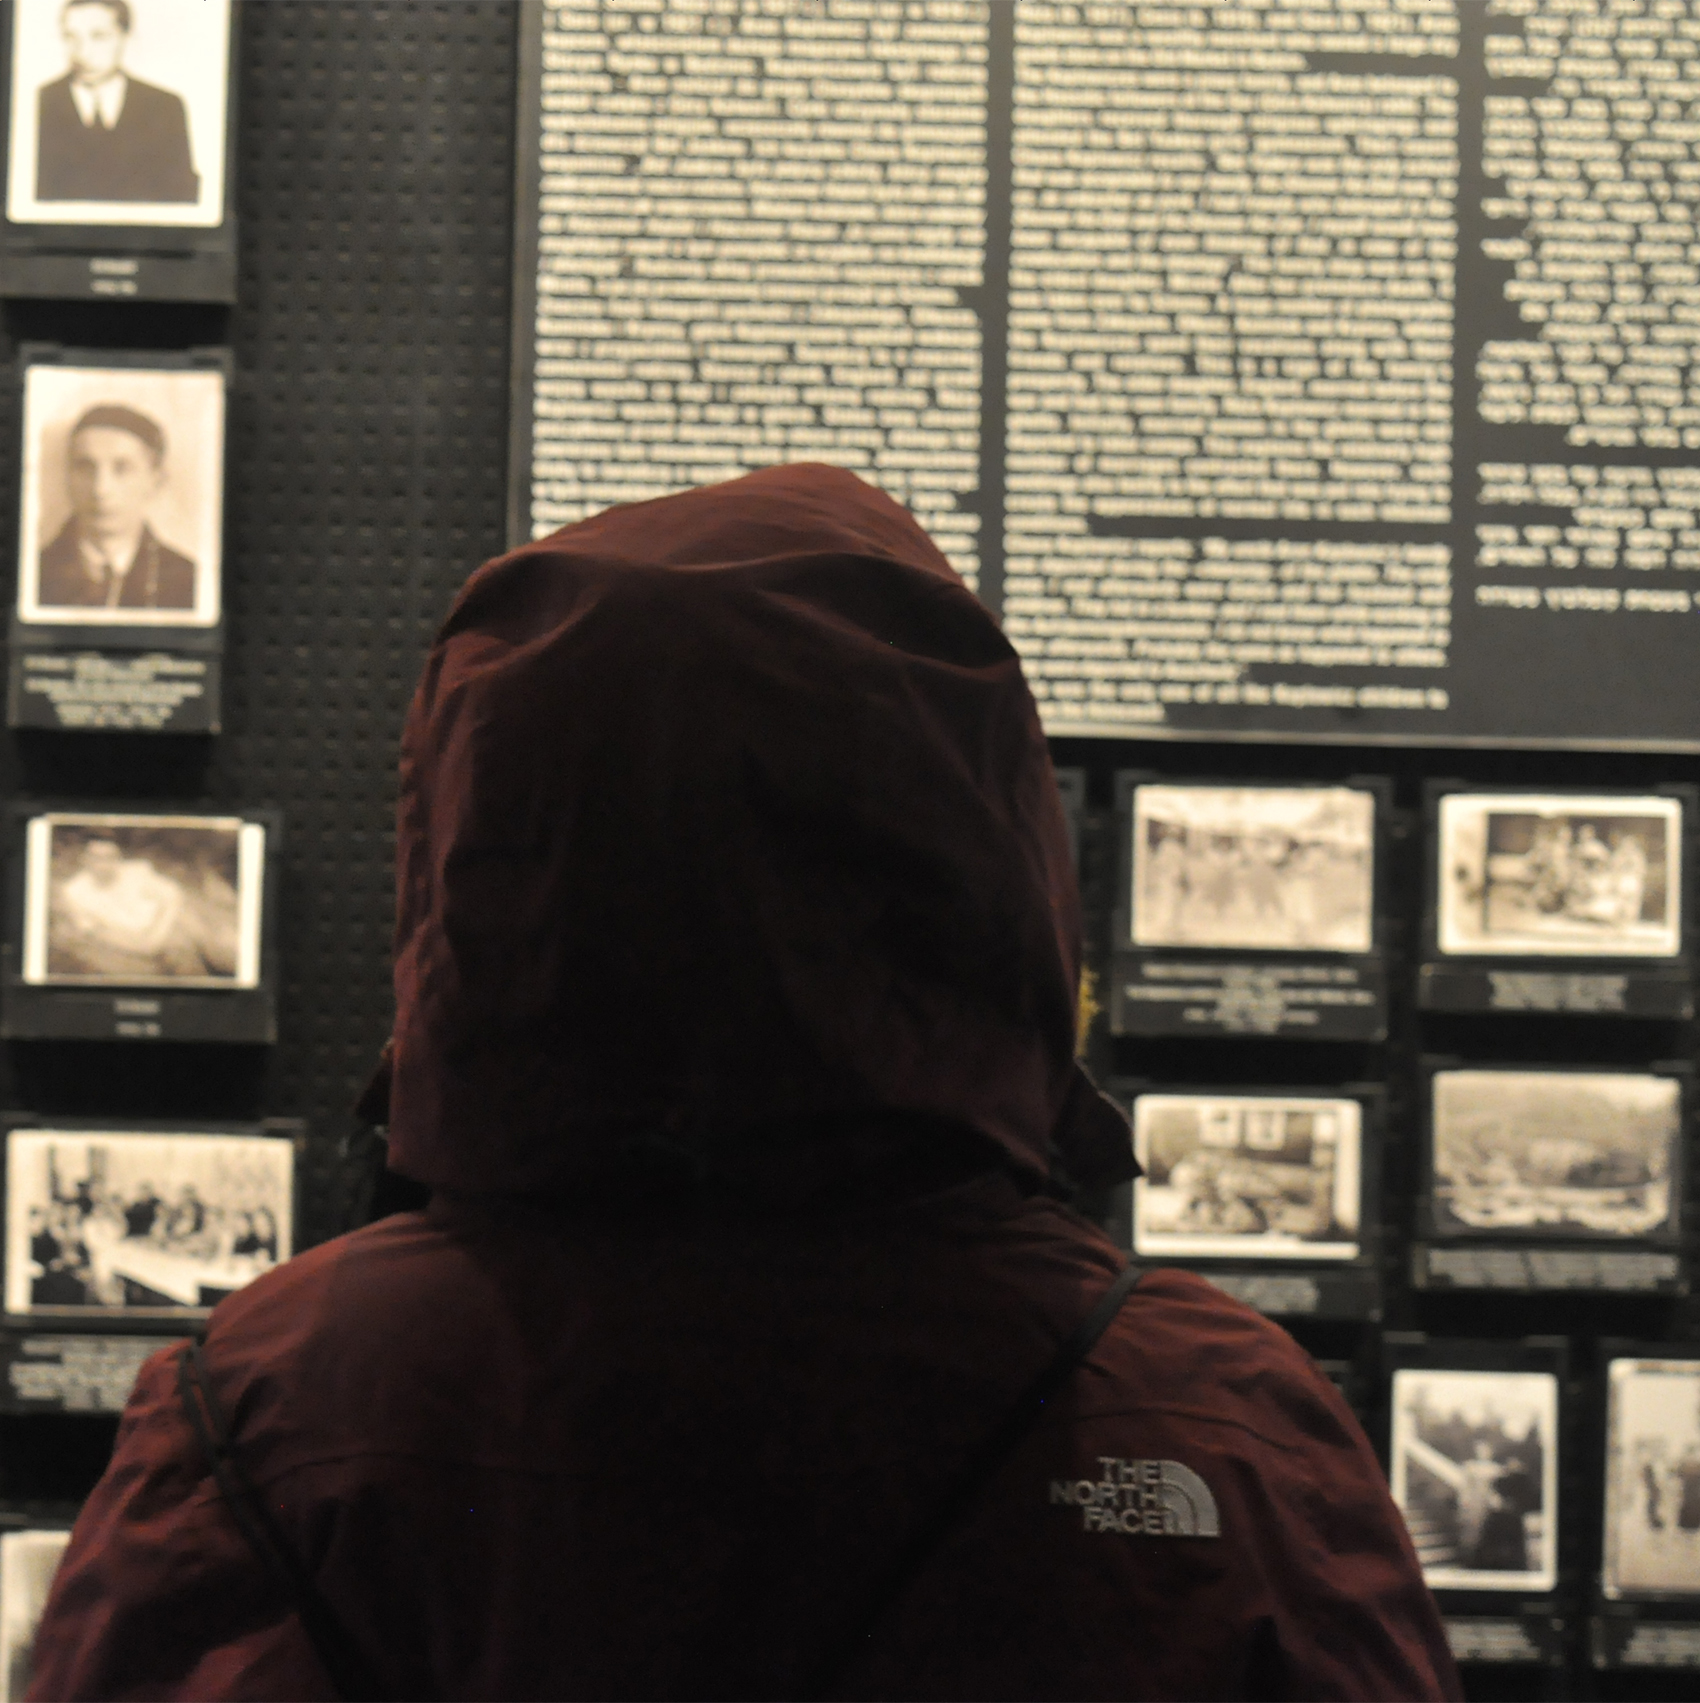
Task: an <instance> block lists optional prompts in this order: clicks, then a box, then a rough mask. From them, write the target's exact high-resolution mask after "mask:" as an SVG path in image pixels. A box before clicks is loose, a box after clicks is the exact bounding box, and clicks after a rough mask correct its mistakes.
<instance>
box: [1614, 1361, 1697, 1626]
mask: <svg viewBox="0 0 1700 1703" xmlns="http://www.w3.org/2000/svg"><path fill="white" fill-rule="evenodd" d="M1606 1390H1607V1396H1606V1401H1607V1417H1606V1519H1605V1551H1604V1562H1603V1566H1602V1570H1601V1575H1600V1583H1601V1587H1602V1589H1603V1590H1604V1591H1605V1594H1606V1595H1607V1596H1608V1597H1625V1596H1638V1595H1658V1596H1670V1595H1689V1596H1694V1597H1700V1361H1697V1360H1614V1361H1612V1363H1611V1368H1610V1373H1609V1375H1608V1378H1607V1383H1606Z"/></svg>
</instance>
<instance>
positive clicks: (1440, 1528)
mask: <svg viewBox="0 0 1700 1703" xmlns="http://www.w3.org/2000/svg"><path fill="white" fill-rule="evenodd" d="M1383 1354H1384V1359H1385V1365H1386V1369H1387V1386H1386V1388H1387V1408H1386V1431H1385V1435H1386V1439H1387V1476H1388V1483H1389V1486H1390V1488H1391V1490H1392V1493H1393V1500H1394V1503H1395V1504H1396V1505H1397V1506H1398V1508H1399V1511H1400V1512H1401V1513H1402V1514H1403V1515H1404V1518H1405V1524H1406V1525H1407V1527H1408V1528H1409V1529H1410V1533H1411V1541H1412V1543H1413V1545H1414V1546H1415V1548H1416V1551H1417V1559H1418V1561H1419V1562H1420V1563H1421V1565H1422V1570H1423V1578H1424V1580H1425V1581H1426V1582H1427V1584H1428V1586H1429V1588H1430V1589H1431V1590H1432V1591H1434V1592H1435V1593H1436V1595H1437V1596H1438V1597H1439V1599H1440V1606H1441V1612H1442V1614H1443V1615H1444V1616H1445V1618H1446V1622H1447V1632H1448V1636H1449V1638H1451V1639H1452V1641H1453V1645H1454V1652H1455V1653H1456V1654H1457V1655H1458V1656H1459V1659H1460V1660H1468V1659H1486V1660H1490V1661H1501V1662H1513V1663H1515V1662H1527V1663H1534V1664H1546V1663H1550V1662H1552V1661H1554V1660H1558V1659H1562V1643H1561V1640H1560V1638H1559V1636H1558V1631H1557V1625H1558V1623H1557V1618H1556V1616H1555V1615H1554V1613H1553V1609H1552V1606H1551V1603H1552V1600H1553V1598H1554V1597H1555V1595H1556V1594H1557V1593H1558V1592H1559V1591H1560V1590H1561V1589H1563V1588H1566V1587H1567V1584H1568V1581H1567V1578H1566V1576H1565V1573H1564V1569H1563V1568H1562V1567H1561V1565H1560V1520H1561V1516H1562V1512H1563V1510H1562V1509H1561V1507H1560V1503H1559V1486H1560V1484H1561V1482H1562V1481H1563V1475H1562V1473H1561V1471H1560V1452H1561V1449H1563V1448H1565V1447H1567V1444H1566V1440H1565V1438H1566V1426H1567V1424H1568V1421H1567V1419H1566V1417H1565V1414H1564V1410H1563V1405H1562V1404H1563V1388H1564V1380H1565V1376H1566V1367H1567V1365H1568V1349H1567V1345H1566V1343H1565V1340H1564V1338H1562V1337H1551V1336H1544V1337H1524V1338H1522V1339H1521V1340H1507V1341H1500V1342H1486V1341H1445V1340H1440V1339H1433V1338H1428V1337H1423V1336H1417V1335H1409V1334H1403V1333H1398V1332H1389V1333H1388V1334H1387V1335H1386V1336H1385V1337H1384V1338H1383ZM1530 1599H1534V1600H1530ZM1543 1599H1544V1600H1543Z"/></svg>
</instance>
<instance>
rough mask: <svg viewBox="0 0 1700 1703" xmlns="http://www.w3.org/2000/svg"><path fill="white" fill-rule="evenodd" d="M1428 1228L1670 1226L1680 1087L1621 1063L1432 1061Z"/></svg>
mask: <svg viewBox="0 0 1700 1703" xmlns="http://www.w3.org/2000/svg"><path fill="white" fill-rule="evenodd" d="M1432 1128H1433V1140H1434V1150H1433V1177H1434V1186H1433V1195H1432V1210H1433V1214H1434V1227H1435V1231H1436V1233H1437V1234H1440V1235H1461V1234H1469V1233H1472V1232H1474V1233H1502V1232H1505V1231H1522V1232H1533V1233H1544V1234H1547V1235H1552V1236H1600V1237H1636V1236H1647V1235H1651V1234H1654V1233H1656V1232H1660V1231H1664V1230H1668V1229H1670V1228H1672V1227H1673V1226H1674V1224H1675V1222H1676V1214H1677V1211H1678V1191H1677V1190H1676V1188H1675V1187H1674V1180H1675V1177H1676V1175H1677V1164H1678V1154H1679V1151H1680V1147H1681V1142H1682V1092H1681V1086H1680V1084H1679V1083H1678V1082H1676V1081H1675V1080H1674V1079H1673V1078H1671V1077H1667V1076H1650V1075H1649V1076H1642V1075H1636V1074H1632V1073H1630V1072H1627V1071H1576V1070H1563V1071H1559V1070H1547V1071H1543V1070H1442V1071H1437V1072H1436V1073H1435V1077H1434V1115H1433V1120H1432Z"/></svg>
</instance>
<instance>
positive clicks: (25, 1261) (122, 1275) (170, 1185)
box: [6, 1120, 297, 1331]
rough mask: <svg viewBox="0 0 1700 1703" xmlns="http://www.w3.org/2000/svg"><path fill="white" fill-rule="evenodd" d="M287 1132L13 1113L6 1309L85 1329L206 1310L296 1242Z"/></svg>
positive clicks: (150, 1322)
mask: <svg viewBox="0 0 1700 1703" xmlns="http://www.w3.org/2000/svg"><path fill="white" fill-rule="evenodd" d="M296 1148H297V1142H296V1140H294V1139H291V1137H290V1136H289V1135H285V1134H279V1133H267V1132H264V1131H262V1130H260V1129H257V1128H255V1127H248V1128H242V1129H212V1128H195V1129H188V1130H164V1129H160V1128H154V1127H150V1128H147V1129H139V1128H131V1129H118V1128H105V1129H95V1128H84V1127H81V1126H77V1127H70V1126H64V1125H55V1126H48V1125H45V1124H41V1123H36V1122H33V1121H29V1120H21V1121H20V1120H12V1127H11V1128H10V1129H9V1130H8V1132H7V1135H6V1313H7V1316H8V1317H9V1318H11V1319H13V1320H19V1319H29V1320H32V1321H43V1320H52V1321H54V1322H55V1323H56V1324H57V1325H58V1326H60V1327H63V1326H66V1325H70V1324H76V1323H88V1324H93V1325H96V1326H97V1327H99V1328H101V1329H110V1328H111V1327H112V1325H113V1323H114V1322H115V1321H119V1320H125V1321H129V1320H138V1321H142V1322H143V1323H144V1325H146V1326H147V1327H148V1328H152V1329H154V1330H155V1331H157V1329H158V1322H159V1320H160V1319H161V1318H173V1319H175V1318H185V1319H195V1318H200V1317H204V1316H205V1315H206V1314H207V1313H208V1312H210V1311H211V1309H212V1308H213V1306H215V1305H216V1304H217V1303H218V1301H220V1300H222V1299H223V1297H224V1296H226V1295H229V1294H232V1293H234V1292H235V1291H236V1290H238V1289H241V1288H243V1287H244V1286H245V1285H247V1284H249V1283H252V1282H253V1280H254V1279H255V1278H256V1277H260V1276H263V1275H264V1274H265V1273H266V1272H268V1271H270V1270H271V1269H272V1268H273V1267H274V1266H276V1265H278V1264H280V1263H281V1262H282V1261H284V1260H286V1259H288V1258H289V1257H290V1255H291V1253H292V1252H293V1250H294V1226H295V1160H296Z"/></svg>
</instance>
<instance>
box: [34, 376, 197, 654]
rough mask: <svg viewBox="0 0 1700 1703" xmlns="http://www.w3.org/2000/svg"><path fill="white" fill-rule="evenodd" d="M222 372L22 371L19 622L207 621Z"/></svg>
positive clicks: (150, 623)
mask: <svg viewBox="0 0 1700 1703" xmlns="http://www.w3.org/2000/svg"><path fill="white" fill-rule="evenodd" d="M224 401H225V382H224V375H223V374H222V373H221V372H217V371H214V370H209V369H204V368H146V367H117V366H114V367H77V366H65V365H60V364H57V363H50V362H42V363H40V364H37V365H34V366H31V367H29V368H28V369H27V370H26V372H25V374H24V411H23V412H24V418H23V457H22V481H21V489H20V491H19V495H18V619H19V620H20V621H22V622H25V623H33V624H37V625H44V626H56V627H57V626H104V627H210V626H213V625H214V624H215V623H216V622H217V620H218V617H219V601H220V599H219V577H220V569H221V565H222V556H223V536H224Z"/></svg>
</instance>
